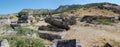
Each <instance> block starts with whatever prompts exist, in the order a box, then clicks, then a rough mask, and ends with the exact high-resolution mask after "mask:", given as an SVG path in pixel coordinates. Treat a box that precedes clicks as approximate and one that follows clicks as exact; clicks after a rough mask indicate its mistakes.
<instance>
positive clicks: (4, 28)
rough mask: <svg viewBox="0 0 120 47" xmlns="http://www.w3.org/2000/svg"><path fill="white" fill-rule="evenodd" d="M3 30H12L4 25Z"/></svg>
mask: <svg viewBox="0 0 120 47" xmlns="http://www.w3.org/2000/svg"><path fill="white" fill-rule="evenodd" d="M3 30H7V31H8V30H13V29H12V27H11V26H10V25H6V26H5V27H3Z"/></svg>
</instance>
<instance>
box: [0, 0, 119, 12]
mask: <svg viewBox="0 0 120 47" xmlns="http://www.w3.org/2000/svg"><path fill="white" fill-rule="evenodd" d="M96 2H110V3H116V4H120V3H119V2H120V0H0V14H10V13H17V12H19V11H20V10H22V9H41V8H49V9H56V8H58V7H59V6H60V5H71V4H87V3H96Z"/></svg>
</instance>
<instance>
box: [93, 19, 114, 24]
mask: <svg viewBox="0 0 120 47" xmlns="http://www.w3.org/2000/svg"><path fill="white" fill-rule="evenodd" d="M95 21H97V22H99V23H100V24H103V25H113V23H114V22H111V21H108V20H106V19H97V20H95Z"/></svg>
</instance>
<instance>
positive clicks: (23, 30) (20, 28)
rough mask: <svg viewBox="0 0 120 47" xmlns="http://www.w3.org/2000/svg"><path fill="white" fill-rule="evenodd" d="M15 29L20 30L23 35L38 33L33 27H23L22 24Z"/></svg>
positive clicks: (19, 32)
mask: <svg viewBox="0 0 120 47" xmlns="http://www.w3.org/2000/svg"><path fill="white" fill-rule="evenodd" d="M15 30H16V31H18V32H17V33H18V34H21V35H25V34H30V33H38V31H37V30H33V29H29V28H25V27H21V26H19V27H17V28H16V29H15Z"/></svg>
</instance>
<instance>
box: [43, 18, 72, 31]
mask: <svg viewBox="0 0 120 47" xmlns="http://www.w3.org/2000/svg"><path fill="white" fill-rule="evenodd" d="M66 20H67V18H65V17H47V18H45V22H46V23H49V24H51V25H53V26H55V27H58V28H62V29H66V30H69V29H70V27H69V25H68V24H67V22H66Z"/></svg>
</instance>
